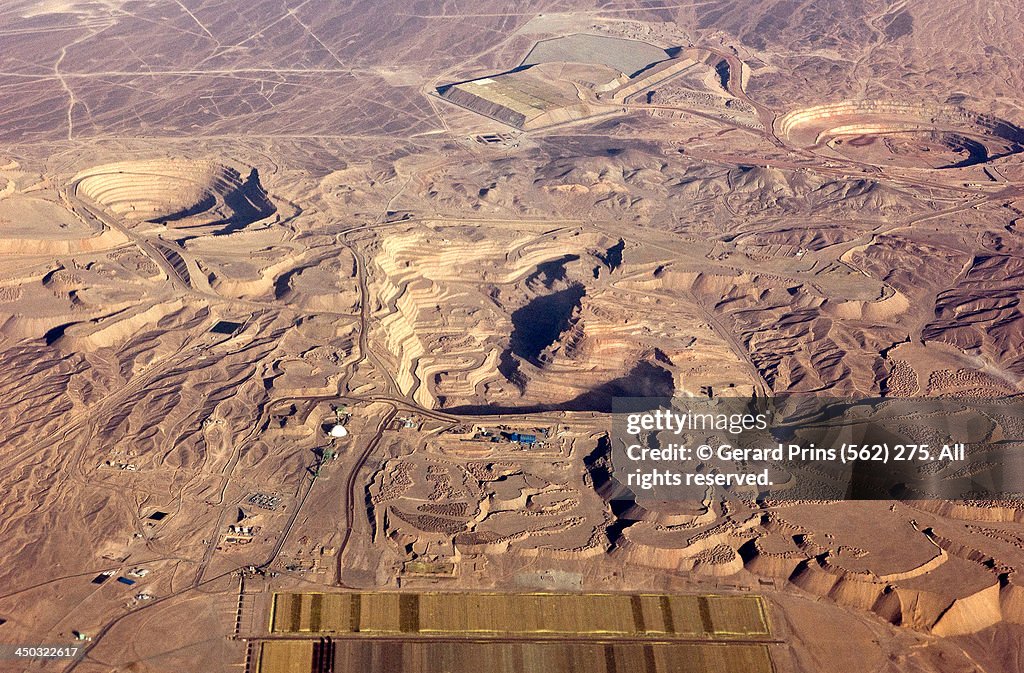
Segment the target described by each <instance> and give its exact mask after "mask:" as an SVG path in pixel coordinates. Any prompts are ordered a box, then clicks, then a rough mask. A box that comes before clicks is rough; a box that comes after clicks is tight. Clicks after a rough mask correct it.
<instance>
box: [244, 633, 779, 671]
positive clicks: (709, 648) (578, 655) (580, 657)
mask: <svg viewBox="0 0 1024 673" xmlns="http://www.w3.org/2000/svg"><path fill="white" fill-rule="evenodd" d="M296 642H298V641H280V640H279V641H270V642H265V643H263V645H262V648H261V654H260V665H259V669H258V670H259V673H318V672H319V671H322V670H333V671H334V673H365V672H366V671H381V672H382V673H383V672H385V671H387V672H391V671H395V672H399V671H400V672H401V673H480V671H481V670H486V671H487V673H523V672H525V671H543V672H544V673H562V672H563V671H564V672H565V673H572V672H574V671H587V672H588V673H725V672H728V673H772V670H773V669H772V663H771V658H770V655H769V652H768V646H767V645H765V644H758V643H648V644H643V643H602V642H592V643H589V642H568V643H567V642H550V641H549V642H518V643H488V642H450V641H447V642H441V641H436V640H435V641H428V640H418V641H409V640H405V641H402V640H370V639H347V640H336V641H334V642H333V643H332V647H333V651H332V652H331V654H332V655H333V657H334V660H333V663H334V666H333V668H328V667H327V666H325V665H324V664H325V662H324V661H323V658H322V656H318V655H317V653H315V652H314V647H313V641H303V642H301V644H302V645H303V646H304V647H303V648H299V647H295V646H294V643H296ZM319 647H321V650H323V648H322V646H319ZM290 658H293V659H290Z"/></svg>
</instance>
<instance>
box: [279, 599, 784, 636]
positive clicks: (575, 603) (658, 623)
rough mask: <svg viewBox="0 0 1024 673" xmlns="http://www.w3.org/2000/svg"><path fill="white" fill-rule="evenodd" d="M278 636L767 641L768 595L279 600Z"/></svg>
mask: <svg viewBox="0 0 1024 673" xmlns="http://www.w3.org/2000/svg"><path fill="white" fill-rule="evenodd" d="M270 629H271V631H272V632H274V633H296V634H299V633H310V634H331V635H337V636H343V635H357V634H362V635H367V636H372V635H397V634H408V635H420V636H479V637H485V636H494V637H503V636H517V637H539V638H543V637H546V636H551V637H555V636H575V637H594V638H598V637H600V638H625V637H647V638H667V639H673V638H678V639H709V640H728V639H729V638H740V637H742V638H746V639H750V638H759V637H764V638H767V637H768V636H769V635H770V631H769V628H768V622H767V619H766V616H765V609H764V603H763V601H762V599H761V597H760V596H677V595H664V594H641V595H632V596H631V595H628V594H553V593H550V594H549V593H529V594H502V593H398V592H367V593H337V594H319V593H297V594H292V593H278V594H275V595H274V604H273V611H272V613H271V623H270Z"/></svg>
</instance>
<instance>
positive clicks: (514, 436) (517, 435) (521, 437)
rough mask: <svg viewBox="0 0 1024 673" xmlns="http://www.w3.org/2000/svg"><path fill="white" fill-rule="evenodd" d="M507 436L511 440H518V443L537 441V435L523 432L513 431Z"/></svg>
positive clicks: (533, 442) (534, 442)
mask: <svg viewBox="0 0 1024 673" xmlns="http://www.w3.org/2000/svg"><path fill="white" fill-rule="evenodd" d="M508 438H509V439H510V440H511V441H513V442H518V443H519V444H536V443H537V435H529V434H526V433H523V432H513V433H511V434H510V435H509V437H508Z"/></svg>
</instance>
